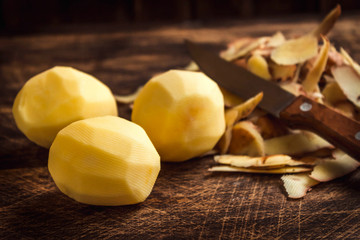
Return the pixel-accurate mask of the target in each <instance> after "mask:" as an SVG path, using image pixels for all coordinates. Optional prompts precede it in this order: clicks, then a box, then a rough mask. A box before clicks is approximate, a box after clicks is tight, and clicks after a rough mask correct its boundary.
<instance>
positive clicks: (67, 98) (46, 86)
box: [13, 67, 117, 148]
mask: <svg viewBox="0 0 360 240" xmlns="http://www.w3.org/2000/svg"><path fill="white" fill-rule="evenodd" d="M13 115H14V118H15V122H16V125H17V126H18V128H19V129H20V130H21V131H22V132H23V133H24V134H25V136H26V137H27V138H29V139H30V140H31V141H33V142H35V143H36V144H38V145H40V146H42V147H46V148H49V147H50V145H51V143H52V142H53V140H54V138H55V136H56V134H57V133H58V132H59V131H60V130H61V129H62V128H64V127H66V126H67V125H68V124H70V123H72V122H74V121H77V120H81V119H86V118H91V117H97V116H104V115H114V116H117V107H116V102H115V98H114V96H113V94H112V93H111V91H110V89H109V88H108V87H107V86H106V85H104V84H103V83H102V82H100V81H99V80H97V79H96V78H95V77H93V76H91V75H89V74H86V73H84V72H81V71H79V70H76V69H74V68H71V67H54V68H51V69H49V70H47V71H44V72H42V73H40V74H38V75H36V76H34V77H32V78H31V79H30V80H28V81H27V82H26V83H25V85H24V86H23V88H22V89H21V90H20V92H19V93H18V95H17V96H16V98H15V101H14V105H13Z"/></svg>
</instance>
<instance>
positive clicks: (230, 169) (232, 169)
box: [208, 166, 312, 174]
mask: <svg viewBox="0 0 360 240" xmlns="http://www.w3.org/2000/svg"><path fill="white" fill-rule="evenodd" d="M311 170H312V168H307V167H283V168H273V169H261V168H241V167H232V166H214V167H212V168H209V169H208V171H210V172H243V173H263V174H284V173H300V172H310V171H311Z"/></svg>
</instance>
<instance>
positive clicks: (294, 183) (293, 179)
mask: <svg viewBox="0 0 360 240" xmlns="http://www.w3.org/2000/svg"><path fill="white" fill-rule="evenodd" d="M281 180H282V181H283V184H284V188H285V190H286V192H287V194H288V197H289V198H294V199H297V198H302V197H304V196H305V195H306V193H307V192H308V191H310V189H311V187H313V186H315V185H317V184H319V181H316V180H314V179H312V178H310V177H309V174H307V173H299V174H292V175H284V176H282V177H281Z"/></svg>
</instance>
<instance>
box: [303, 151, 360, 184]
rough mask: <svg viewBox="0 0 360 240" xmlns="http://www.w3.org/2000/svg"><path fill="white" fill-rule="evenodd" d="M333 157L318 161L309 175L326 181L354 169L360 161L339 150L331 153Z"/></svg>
mask: <svg viewBox="0 0 360 240" xmlns="http://www.w3.org/2000/svg"><path fill="white" fill-rule="evenodd" d="M333 156H334V158H333V159H331V158H328V159H325V160H322V161H321V162H319V163H318V164H317V165H316V166H315V167H314V170H313V171H312V172H311V174H310V177H311V178H312V179H315V180H317V181H319V182H328V181H331V180H334V179H336V178H339V177H342V176H344V175H346V174H348V173H351V172H352V171H354V170H356V169H357V168H358V167H359V166H360V163H359V162H358V161H356V160H355V159H353V158H351V157H350V156H349V155H347V154H345V153H344V152H342V151H340V150H336V151H335V152H334V153H333Z"/></svg>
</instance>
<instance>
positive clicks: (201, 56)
mask: <svg viewBox="0 0 360 240" xmlns="http://www.w3.org/2000/svg"><path fill="white" fill-rule="evenodd" d="M185 44H186V47H187V49H188V51H189V53H190V56H191V57H192V59H193V60H194V61H195V63H196V64H197V65H198V66H199V68H200V70H201V71H202V72H203V73H205V74H206V75H207V76H208V77H210V78H211V79H213V80H214V81H215V82H217V83H218V84H219V85H220V86H222V87H223V88H225V89H226V90H228V91H230V92H232V93H234V94H236V95H238V96H240V97H241V98H243V99H248V98H250V97H253V96H254V95H256V94H257V93H259V92H261V91H262V92H263V94H264V95H263V99H262V101H261V102H260V103H259V105H258V106H259V107H260V108H262V109H263V110H265V111H267V112H269V113H271V114H272V115H274V116H276V117H278V118H279V119H280V120H282V121H283V122H285V123H286V124H287V126H289V127H290V128H293V129H302V130H308V131H311V132H314V133H316V134H318V135H319V136H321V137H322V138H324V139H326V140H327V141H328V142H330V143H331V144H333V145H334V146H335V147H338V148H339V149H341V150H343V151H344V152H346V153H347V154H349V155H350V156H352V157H353V158H355V159H356V160H358V161H360V123H359V122H357V121H354V120H352V119H350V118H348V117H345V116H344V115H342V114H340V113H338V112H336V111H334V110H332V109H330V108H328V107H326V106H325V105H323V104H320V103H318V102H315V101H313V100H312V99H310V98H308V97H306V96H303V95H300V96H294V95H293V94H291V93H289V92H287V91H286V90H283V89H282V88H281V87H279V86H277V85H276V84H275V83H273V82H270V81H267V80H264V79H262V78H260V77H258V76H256V75H254V74H252V73H251V72H249V71H247V70H246V69H244V68H241V67H239V66H236V65H235V64H233V63H231V62H228V61H225V60H224V59H222V58H220V57H219V56H218V55H217V54H215V53H212V52H210V51H208V50H207V49H205V48H204V47H202V46H200V45H199V44H197V43H194V42H192V41H189V40H185Z"/></svg>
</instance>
